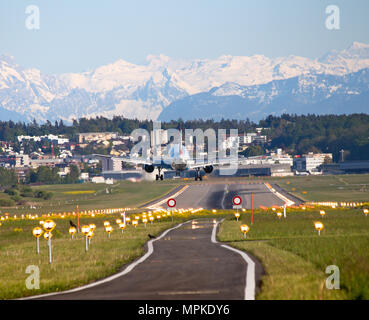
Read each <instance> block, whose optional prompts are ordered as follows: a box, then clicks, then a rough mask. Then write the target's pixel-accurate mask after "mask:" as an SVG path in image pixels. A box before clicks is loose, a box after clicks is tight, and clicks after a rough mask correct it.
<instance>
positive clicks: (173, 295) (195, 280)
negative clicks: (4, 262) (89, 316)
mask: <svg viewBox="0 0 369 320" xmlns="http://www.w3.org/2000/svg"><path fill="white" fill-rule="evenodd" d="M215 223H216V221H215V220H213V219H201V220H195V221H192V222H189V223H185V224H183V225H182V226H181V227H179V228H176V229H173V230H171V231H170V232H168V233H167V234H166V235H165V236H164V237H162V238H159V239H156V241H154V242H153V252H152V254H151V255H150V256H148V258H147V259H146V260H144V261H142V262H141V263H139V264H137V265H136V266H135V267H134V268H133V269H132V270H131V271H130V272H128V273H127V274H125V275H123V276H119V277H117V278H115V279H114V280H111V281H108V282H105V283H102V284H99V285H97V286H93V287H90V288H87V289H83V290H80V291H75V292H72V293H62V294H57V295H50V296H43V297H40V298H42V299H52V300H54V299H66V300H67V299H73V300H74V299H98V300H103V299H124V300H141V299H145V300H146V299H152V300H165V299H170V300H177V299H181V300H201V299H209V300H242V299H244V298H245V288H246V275H247V270H248V268H247V267H248V266H247V263H246V261H245V259H244V258H243V257H242V256H241V255H240V254H239V253H237V252H234V251H231V250H229V249H226V248H224V247H222V246H221V244H220V243H214V242H212V240H211V238H212V233H213V232H214V227H215ZM213 240H214V237H213ZM256 271H257V270H256ZM255 273H256V274H259V273H260V272H258V271H257V272H255ZM248 279H254V275H251V274H249V275H248ZM250 285H251V284H250ZM253 285H255V283H254V284H253ZM252 288H253V287H252Z"/></svg>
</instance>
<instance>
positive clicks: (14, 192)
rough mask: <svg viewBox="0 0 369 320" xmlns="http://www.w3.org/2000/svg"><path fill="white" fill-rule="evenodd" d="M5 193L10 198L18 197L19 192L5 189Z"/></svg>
mask: <svg viewBox="0 0 369 320" xmlns="http://www.w3.org/2000/svg"><path fill="white" fill-rule="evenodd" d="M4 192H5V193H7V194H8V195H9V196H15V195H18V191H17V190H16V189H14V188H9V189H5V191H4Z"/></svg>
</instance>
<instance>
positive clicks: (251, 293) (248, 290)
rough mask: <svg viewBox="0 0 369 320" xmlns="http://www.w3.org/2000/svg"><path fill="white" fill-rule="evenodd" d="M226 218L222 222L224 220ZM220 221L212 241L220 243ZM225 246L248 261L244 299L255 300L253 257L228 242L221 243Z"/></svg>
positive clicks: (216, 224) (212, 235) (214, 230)
mask: <svg viewBox="0 0 369 320" xmlns="http://www.w3.org/2000/svg"><path fill="white" fill-rule="evenodd" d="M223 221H224V219H223V220H222V221H220V222H223ZM218 224H219V221H217V222H216V223H215V224H214V227H213V232H212V234H211V242H213V243H216V244H219V242H218V241H217V239H216V234H217V227H218ZM221 246H222V247H223V248H226V249H228V250H231V251H234V252H236V253H238V254H240V255H241V256H242V258H243V259H244V260H245V261H246V263H247V271H246V285H245V296H244V300H255V287H256V282H255V263H254V261H252V259H251V258H250V257H249V256H248V255H247V254H246V253H245V252H244V251H241V250H238V249H235V248H232V247H230V246H227V245H226V244H221Z"/></svg>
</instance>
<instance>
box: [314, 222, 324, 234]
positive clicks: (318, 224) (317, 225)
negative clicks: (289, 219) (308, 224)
mask: <svg viewBox="0 0 369 320" xmlns="http://www.w3.org/2000/svg"><path fill="white" fill-rule="evenodd" d="M314 228H315V230H317V231H318V234H319V235H320V231H322V230H323V228H324V224H323V223H321V222H320V221H316V222H314Z"/></svg>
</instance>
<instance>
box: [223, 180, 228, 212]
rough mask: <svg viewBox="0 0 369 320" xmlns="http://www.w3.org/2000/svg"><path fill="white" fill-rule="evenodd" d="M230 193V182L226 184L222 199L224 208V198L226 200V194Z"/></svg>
mask: <svg viewBox="0 0 369 320" xmlns="http://www.w3.org/2000/svg"><path fill="white" fill-rule="evenodd" d="M227 193H228V184H226V185H225V186H224V192H223V199H222V209H224V200H225V196H226V194H227Z"/></svg>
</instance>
